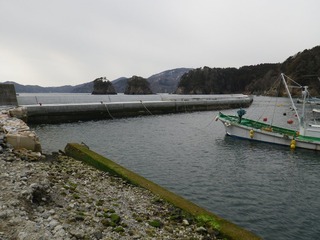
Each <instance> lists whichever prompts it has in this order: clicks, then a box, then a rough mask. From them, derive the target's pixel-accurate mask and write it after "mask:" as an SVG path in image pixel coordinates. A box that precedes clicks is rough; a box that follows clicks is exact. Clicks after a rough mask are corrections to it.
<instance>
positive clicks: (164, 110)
mask: <svg viewBox="0 0 320 240" xmlns="http://www.w3.org/2000/svg"><path fill="white" fill-rule="evenodd" d="M251 102H252V100H251V99H250V98H249V97H247V98H228V99H224V98H221V99H216V100H205V99H204V100H194V101H181V100H177V101H145V102H144V101H138V102H137V101H135V102H115V103H112V102H111V103H110V102H109V103H98V104H65V105H43V104H42V105H32V106H24V107H23V108H24V109H26V118H25V119H23V120H24V121H26V122H28V123H35V124H41V123H62V122H75V121H87V120H99V119H113V118H120V117H133V116H141V115H157V114H168V113H180V112H193V111H210V110H220V109H227V108H240V107H243V108H244V107H248V106H250V104H251Z"/></svg>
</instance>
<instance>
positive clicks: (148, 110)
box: [140, 100, 152, 115]
mask: <svg viewBox="0 0 320 240" xmlns="http://www.w3.org/2000/svg"><path fill="white" fill-rule="evenodd" d="M140 102H141V104H142V106H143V107H144V108H145V109H146V110H147V112H148V113H149V114H150V115H152V113H151V112H150V111H149V109H148V108H147V107H146V106H145V105H144V103H143V102H142V100H140Z"/></svg>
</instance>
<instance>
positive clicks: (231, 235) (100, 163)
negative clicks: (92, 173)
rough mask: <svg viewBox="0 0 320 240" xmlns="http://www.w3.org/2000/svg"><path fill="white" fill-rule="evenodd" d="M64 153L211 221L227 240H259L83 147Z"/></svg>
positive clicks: (70, 145) (72, 146) (73, 146)
mask: <svg viewBox="0 0 320 240" xmlns="http://www.w3.org/2000/svg"><path fill="white" fill-rule="evenodd" d="M65 152H66V154H67V155H68V156H70V157H72V158H75V159H77V160H81V161H83V162H85V163H87V164H89V165H92V166H94V167H96V168H98V169H100V170H102V171H106V172H109V173H112V174H114V175H117V176H120V177H121V178H123V179H125V180H127V181H129V182H130V183H132V184H135V185H138V186H140V187H143V188H146V189H148V190H150V191H151V192H152V193H154V194H156V195H158V196H159V197H161V198H162V199H164V200H166V201H168V202H169V203H171V204H173V205H174V206H176V207H178V208H180V209H182V210H184V211H185V212H187V213H189V214H191V215H193V216H194V217H195V218H198V217H202V218H204V219H211V220H210V221H214V222H215V224H217V226H219V231H220V233H221V234H222V235H223V236H225V237H227V238H228V239H234V240H257V239H261V238H259V237H258V236H256V235H254V234H253V233H251V232H249V231H247V230H245V229H243V228H240V227H238V226H237V225H235V224H233V223H231V222H229V221H227V220H225V219H223V218H221V217H219V216H217V215H215V214H213V213H211V212H210V211H208V210H206V209H204V208H201V207H199V206H197V205H196V204H194V203H192V202H190V201H188V200H186V199H184V198H182V197H180V196H178V195H176V194H174V193H172V192H170V191H168V190H166V189H164V188H162V187H161V186H159V185H157V184H155V183H153V182H151V181H149V180H147V179H145V178H143V177H142V176H140V175H138V174H136V173H134V172H132V171H130V170H128V169H126V168H124V167H122V166H120V165H118V164H117V163H115V162H113V161H111V160H110V159H107V158H105V157H103V156H101V155H99V154H97V153H95V152H93V151H91V150H90V149H88V148H87V147H85V146H84V145H80V144H76V143H69V144H68V145H67V146H66V148H65Z"/></svg>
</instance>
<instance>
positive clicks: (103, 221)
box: [101, 219, 111, 227]
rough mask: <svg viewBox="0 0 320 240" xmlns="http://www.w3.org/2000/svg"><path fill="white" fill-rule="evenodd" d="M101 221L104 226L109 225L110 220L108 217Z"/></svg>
mask: <svg viewBox="0 0 320 240" xmlns="http://www.w3.org/2000/svg"><path fill="white" fill-rule="evenodd" d="M101 223H102V225H103V226H105V227H109V226H111V222H110V221H109V220H108V219H102V220H101Z"/></svg>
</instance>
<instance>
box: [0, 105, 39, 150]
mask: <svg viewBox="0 0 320 240" xmlns="http://www.w3.org/2000/svg"><path fill="white" fill-rule="evenodd" d="M9 112H10V110H1V111H0V135H2V134H3V136H4V140H5V142H6V143H9V144H10V145H11V146H12V147H13V148H14V149H16V150H17V149H27V150H31V151H34V152H41V144H40V142H39V138H38V137H37V135H36V134H35V132H34V131H31V130H30V128H29V126H27V124H26V123H25V122H24V121H22V120H21V119H18V118H15V117H11V116H10V114H9Z"/></svg>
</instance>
